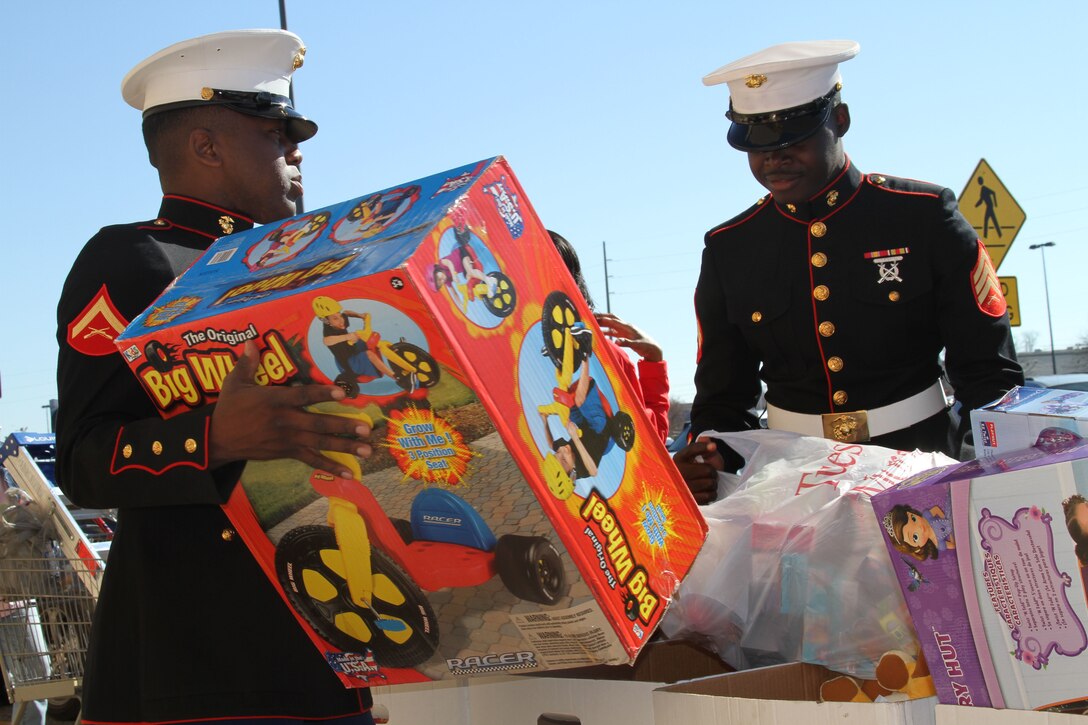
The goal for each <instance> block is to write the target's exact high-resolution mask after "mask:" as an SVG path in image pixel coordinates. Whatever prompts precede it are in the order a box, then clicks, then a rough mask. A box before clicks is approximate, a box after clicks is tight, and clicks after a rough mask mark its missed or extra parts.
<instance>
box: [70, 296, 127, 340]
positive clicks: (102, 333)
mask: <svg viewBox="0 0 1088 725" xmlns="http://www.w3.org/2000/svg"><path fill="white" fill-rule="evenodd" d="M126 325H128V321H127V320H125V318H124V317H123V316H122V315H121V313H120V312H118V310H117V307H115V306H114V304H113V300H111V299H110V293H109V292H108V291H107V290H106V285H102V288H101V289H99V290H98V294H96V295H95V296H94V299H92V300H91V301H90V302H89V303H88V304H87V306H86V307H84V308H83V311H82V312H80V313H79V314H78V315H77V316H76V318H75V319H74V320H72V322H70V323H69V324H68V344H69V345H70V346H71V347H72V348H73V349H75V350H78V351H79V352H81V353H83V354H84V355H94V356H102V355H112V354H113V353H115V352H117V348H116V347H115V346H114V344H113V341H114V338H116V337H117V336H118V335H120V334H121V333H122V332H123V331H124V329H125V326H126Z"/></svg>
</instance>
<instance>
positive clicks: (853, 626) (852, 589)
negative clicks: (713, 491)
mask: <svg viewBox="0 0 1088 725" xmlns="http://www.w3.org/2000/svg"><path fill="white" fill-rule="evenodd" d="M705 435H706V436H708V437H713V438H718V439H720V440H723V441H725V442H726V443H727V444H729V446H730V447H732V448H733V449H734V450H736V451H737V452H738V453H740V454H741V455H742V456H743V457H744V459H745V461H746V463H745V466H744V469H743V470H742V471H741V474H740V475H739V476H737V475H734V474H721V477H720V480H719V491H720V492H725V493H728V495H726V496H725V497H724V498H721V499H720V500H718V501H715V502H714V503H711V504H709V505H707V506H703V507H702V508H701V510H702V512H703V515H704V516H705V517H706V519H707V523H708V524H709V527H710V532H709V535H708V537H707V541H706V543H705V544H704V546H703V549H702V551H701V552H700V554H699V556H698V557H697V558H696V560H695V563H694V565H693V567H692V569H691V571H690V573H689V574H688V576H687V578H686V579H684V581H683V583H682V584H681V587H680V591H679V592H678V595H677V597H676V599H675V600H674V601H673V603H672V605H671V606H670V608H669V610H668V612H667V613H666V615H665V618H664V620H663V621H662V624H661V629H662V632H663V633H664V634H665V635H666V636H667V637H670V638H692V639H698V640H700V641H702V642H703V643H704V644H706V645H709V646H710V647H711V648H713V649H714V650H715V651H717V653H718V654H719V656H720V657H722V659H723V660H725V661H726V662H728V663H729V664H730V665H732V666H733V667H736V668H737V669H747V668H750V667H757V666H762V665H767V664H776V663H780V662H812V663H815V664H821V665H825V666H826V667H829V668H831V669H833V670H838V671H840V672H848V673H851V674H857V675H858V676H860V677H864V678H872V677H873V676H874V675H875V671H874V668H875V665H876V662H877V661H879V659H880V657H881V655H883V654H884V653H885V652H887V651H889V650H906V651H908V652H910V653H911V654H915V653H916V652H917V648H918V646H917V642H916V641H915V639H914V632H913V629H912V627H911V625H910V615H909V613H908V611H907V608H906V604H905V603H904V601H903V596H902V594H901V592H900V589H899V584H898V582H897V581H896V578H895V573H894V571H893V569H892V567H891V565H890V562H889V560H888V554H887V551H886V549H885V546H884V541H883V538H882V537H881V535H880V529H879V526H878V523H877V521H876V517H875V516H874V515H873V511H872V508H871V506H870V504H869V497H870V496H872V495H873V494H875V493H877V492H879V491H882V490H884V489H886V488H889V487H891V486H893V485H895V484H896V483H898V482H899V481H902V480H904V479H906V478H909V477H910V476H913V475H915V474H916V473H920V472H922V471H925V470H928V469H931V468H934V467H936V466H943V465H949V464H953V463H955V461H954V460H952V459H951V458H949V457H948V456H945V455H943V454H940V453H922V452H920V451H910V452H907V451H895V450H891V449H888V448H881V447H878V446H861V445H858V444H852V443H837V442H835V441H831V440H827V439H824V438H812V437H805V436H798V435H795V434H792V433H784V432H781V431H769V430H760V431H746V432H743V433H706V434H705Z"/></svg>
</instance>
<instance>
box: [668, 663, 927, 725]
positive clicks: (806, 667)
mask: <svg viewBox="0 0 1088 725" xmlns="http://www.w3.org/2000/svg"><path fill="white" fill-rule="evenodd" d="M836 676H838V673H836V672H832V671H831V670H828V669H827V668H825V667H821V666H819V665H811V664H800V663H798V664H788V665H775V666H773V667H761V668H759V669H754V670H745V671H743V672H734V673H731V674H727V675H719V676H717V677H706V678H703V679H699V680H692V681H690V682H682V683H678V684H675V685H670V686H668V687H662V688H659V689H657V690H656V691H654V694H653V702H654V718H655V722H657V723H700V725H703V724H705V725H726V724H727V723H728V724H731V723H756V722H758V723H791V724H793V725H797V724H798V723H804V724H805V725H824V724H827V725H831V724H832V723H841V722H844V721H846V722H856V723H866V724H867V725H869V724H877V725H883V724H884V723H887V724H888V725H892V724H894V725H904V724H906V725H932V723H933V722H934V719H935V716H934V707H935V705H936V698H933V697H926V698H921V699H917V700H905V701H902V702H873V703H870V702H866V703H856V702H818V699H819V695H820V685H821V684H823V683H824V682H825V681H827V680H829V679H831V678H832V677H836Z"/></svg>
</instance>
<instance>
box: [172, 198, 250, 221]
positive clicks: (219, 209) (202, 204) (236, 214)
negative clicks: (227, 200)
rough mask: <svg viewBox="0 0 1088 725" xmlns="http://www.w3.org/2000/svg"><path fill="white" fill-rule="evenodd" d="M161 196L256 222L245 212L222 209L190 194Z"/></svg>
mask: <svg viewBox="0 0 1088 725" xmlns="http://www.w3.org/2000/svg"><path fill="white" fill-rule="evenodd" d="M162 198H163V199H178V200H179V201H187V202H189V203H190V204H197V205H199V206H203V207H206V208H208V209H214V210H215V211H221V212H223V213H224V214H231V215H233V216H236V217H239V218H240V219H244V220H246V221H247V222H249V223H250V224H254V225H255V224H256V222H254V221H253V220H252V219H250V218H249V217H247V216H246V215H245V214H240V213H238V212H236V211H231V210H230V209H224V208H223V207H221V206H216V205H215V204H209V203H208V202H206V201H201V200H200V199H194V198H193V197H191V196H182V195H181V194H163V195H162Z"/></svg>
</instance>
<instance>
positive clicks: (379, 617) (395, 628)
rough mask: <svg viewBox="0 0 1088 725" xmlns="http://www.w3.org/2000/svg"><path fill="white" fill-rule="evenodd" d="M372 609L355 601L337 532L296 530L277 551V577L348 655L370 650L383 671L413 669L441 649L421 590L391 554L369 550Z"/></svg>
mask: <svg viewBox="0 0 1088 725" xmlns="http://www.w3.org/2000/svg"><path fill="white" fill-rule="evenodd" d="M370 553H371V568H372V574H373V585H374V593H373V598H372V600H371V602H370V606H366V605H359V604H356V603H355V602H353V601H352V600H351V595H350V593H349V592H348V583H347V580H346V579H345V578H344V565H343V558H342V556H341V554H340V550H339V548H338V547H337V545H336V534H335V533H334V532H333V530H332V529H331V528H329V527H327V526H300V527H299V528H296V529H292V530H291V531H288V532H287V534H285V535H284V537H283V539H281V540H280V543H279V546H277V547H276V574H277V575H278V577H279V580H280V583H281V584H282V585H283V589H284V591H285V592H286V593H287V598H288V600H289V601H290V602H291V605H292V606H293V607H294V608H295V609H296V610H297V611H298V612H299V614H301V615H302V617H303V618H304V619H305V620H306V621H307V622H309V623H310V625H311V626H312V627H313V628H314V629H315V630H317V632H318V633H319V634H320V635H321V636H322V637H324V638H325V639H326V640H328V641H329V643H330V644H332V645H334V646H336V647H338V648H340V649H342V650H344V651H345V652H360V653H362V652H366V651H367V650H370V652H371V653H372V654H373V656H374V661H375V662H377V663H378V664H379V665H381V666H383V667H414V666H415V665H418V664H420V663H421V662H424V661H426V660H427V659H428V658H429V657H430V656H431V655H432V654H434V652H435V650H436V649H437V648H438V620H437V619H436V618H435V616H434V610H433V609H432V608H431V604H430V602H428V601H427V598H426V597H425V596H423V592H422V591H420V589H419V587H417V586H416V584H415V583H414V582H413V581H412V580H411V579H409V578H408V576H407V575H406V574H405V573H404V572H403V571H401V570H400V568H399V567H398V566H397V565H396V564H394V563H393V561H392V560H391V559H390V558H389V556H388V555H387V554H385V553H384V552H383V551H381V550H380V549H378V548H371V550H370Z"/></svg>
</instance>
